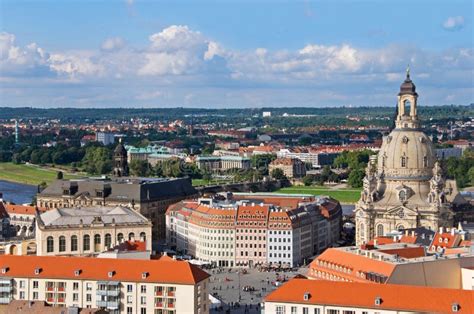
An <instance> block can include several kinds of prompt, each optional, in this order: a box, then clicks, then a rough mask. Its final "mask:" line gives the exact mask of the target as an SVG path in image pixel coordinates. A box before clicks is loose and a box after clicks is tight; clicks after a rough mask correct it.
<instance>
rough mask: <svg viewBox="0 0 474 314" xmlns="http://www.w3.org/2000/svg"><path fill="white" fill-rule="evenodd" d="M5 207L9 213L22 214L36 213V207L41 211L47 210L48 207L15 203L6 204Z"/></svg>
mask: <svg viewBox="0 0 474 314" xmlns="http://www.w3.org/2000/svg"><path fill="white" fill-rule="evenodd" d="M5 209H6V211H7V212H8V213H9V214H20V215H33V216H34V215H35V214H36V209H38V211H40V212H45V211H47V210H48V209H47V208H44V207H36V206H28V205H14V204H5Z"/></svg>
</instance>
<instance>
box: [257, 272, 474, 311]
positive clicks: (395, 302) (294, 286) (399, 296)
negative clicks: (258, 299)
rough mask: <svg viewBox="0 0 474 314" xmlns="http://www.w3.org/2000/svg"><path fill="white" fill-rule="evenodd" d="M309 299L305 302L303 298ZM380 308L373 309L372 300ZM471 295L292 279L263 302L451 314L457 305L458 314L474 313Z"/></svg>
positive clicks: (446, 291)
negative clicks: (379, 299) (454, 305)
mask: <svg viewBox="0 0 474 314" xmlns="http://www.w3.org/2000/svg"><path fill="white" fill-rule="evenodd" d="M305 293H309V299H308V300H307V301H306V300H304V294H305ZM376 298H381V304H380V305H379V306H377V305H375V299H376ZM473 301H474V292H473V291H470V290H461V289H444V288H431V287H419V286H406V285H391V284H389V285H377V284H372V283H355V282H333V281H326V280H309V279H300V278H296V279H292V280H290V281H288V282H287V283H285V284H283V285H282V286H281V287H280V288H278V289H277V290H275V291H273V292H272V293H270V294H269V295H268V296H267V297H266V298H265V302H275V303H296V304H313V305H332V306H343V307H348V308H351V309H354V308H369V309H377V310H401V311H416V312H429V313H451V312H452V311H451V309H452V308H451V307H452V305H453V304H458V305H459V307H460V309H459V312H458V313H474V302H473Z"/></svg>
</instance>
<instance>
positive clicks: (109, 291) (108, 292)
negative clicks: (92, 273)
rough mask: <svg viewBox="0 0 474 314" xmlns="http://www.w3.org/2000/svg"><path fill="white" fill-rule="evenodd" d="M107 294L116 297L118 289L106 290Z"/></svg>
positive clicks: (118, 292) (118, 293)
mask: <svg viewBox="0 0 474 314" xmlns="http://www.w3.org/2000/svg"><path fill="white" fill-rule="evenodd" d="M107 295H108V296H111V297H118V296H119V295H120V290H118V289H114V290H107Z"/></svg>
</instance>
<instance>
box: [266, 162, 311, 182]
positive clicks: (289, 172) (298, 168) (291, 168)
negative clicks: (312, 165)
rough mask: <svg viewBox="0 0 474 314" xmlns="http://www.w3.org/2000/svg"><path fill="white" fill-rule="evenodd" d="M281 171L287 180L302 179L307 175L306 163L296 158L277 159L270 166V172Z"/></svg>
mask: <svg viewBox="0 0 474 314" xmlns="http://www.w3.org/2000/svg"><path fill="white" fill-rule="evenodd" d="M275 169H281V170H282V171H283V173H284V174H285V176H286V177H287V178H301V177H304V176H305V175H306V167H305V164H304V162H302V161H301V160H299V159H296V158H277V159H275V160H274V161H272V162H271V163H270V165H269V166H268V172H269V173H270V174H271V173H272V171H273V170H275Z"/></svg>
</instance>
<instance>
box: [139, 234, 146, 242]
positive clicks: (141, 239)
mask: <svg viewBox="0 0 474 314" xmlns="http://www.w3.org/2000/svg"><path fill="white" fill-rule="evenodd" d="M140 241H143V242H145V241H146V234H145V232H140Z"/></svg>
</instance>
